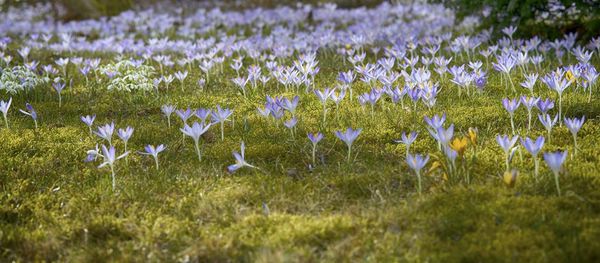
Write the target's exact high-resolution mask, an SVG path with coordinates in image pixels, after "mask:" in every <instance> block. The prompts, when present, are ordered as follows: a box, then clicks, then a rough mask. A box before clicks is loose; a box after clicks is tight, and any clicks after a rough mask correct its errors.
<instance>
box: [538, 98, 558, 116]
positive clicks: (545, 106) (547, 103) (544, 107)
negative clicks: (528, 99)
mask: <svg viewBox="0 0 600 263" xmlns="http://www.w3.org/2000/svg"><path fill="white" fill-rule="evenodd" d="M536 106H537V108H538V109H539V110H540V111H541V112H542V114H546V113H548V111H549V110H551V109H553V108H554V101H552V100H551V99H549V98H546V99H545V100H542V99H540V100H539V101H538V102H537V105H536Z"/></svg>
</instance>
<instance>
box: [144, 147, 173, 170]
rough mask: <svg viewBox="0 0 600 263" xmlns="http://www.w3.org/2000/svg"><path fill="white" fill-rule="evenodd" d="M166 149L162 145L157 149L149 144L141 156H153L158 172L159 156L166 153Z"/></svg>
mask: <svg viewBox="0 0 600 263" xmlns="http://www.w3.org/2000/svg"><path fill="white" fill-rule="evenodd" d="M166 148H167V147H165V145H163V144H160V145H158V146H156V147H154V145H150V144H148V145H146V146H145V147H144V150H145V151H144V152H140V154H143V155H150V156H152V158H154V163H155V164H156V170H157V171H158V154H159V153H161V152H162V151H164V150H165V149H166Z"/></svg>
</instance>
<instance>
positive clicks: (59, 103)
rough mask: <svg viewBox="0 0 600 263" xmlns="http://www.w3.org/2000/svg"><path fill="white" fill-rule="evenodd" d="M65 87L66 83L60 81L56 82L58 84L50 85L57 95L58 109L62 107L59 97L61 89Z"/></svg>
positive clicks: (60, 97)
mask: <svg viewBox="0 0 600 263" xmlns="http://www.w3.org/2000/svg"><path fill="white" fill-rule="evenodd" d="M66 86H67V85H66V83H64V82H62V81H58V82H54V83H52V87H53V88H54V90H55V91H56V93H57V94H58V107H59V108H60V107H61V106H62V96H61V93H62V91H63V89H64V88H65V87H66Z"/></svg>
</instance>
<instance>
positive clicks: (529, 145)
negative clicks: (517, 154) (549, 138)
mask: <svg viewBox="0 0 600 263" xmlns="http://www.w3.org/2000/svg"><path fill="white" fill-rule="evenodd" d="M544 141H545V140H544V137H542V136H539V137H537V139H535V141H533V140H532V139H530V138H529V137H526V138H525V139H523V138H521V144H522V145H523V147H525V149H526V150H527V151H528V152H529V153H530V154H531V156H533V163H534V165H535V170H534V175H535V179H536V180H537V178H538V173H539V166H540V164H539V163H540V161H539V159H538V154H539V153H540V151H541V150H542V147H544Z"/></svg>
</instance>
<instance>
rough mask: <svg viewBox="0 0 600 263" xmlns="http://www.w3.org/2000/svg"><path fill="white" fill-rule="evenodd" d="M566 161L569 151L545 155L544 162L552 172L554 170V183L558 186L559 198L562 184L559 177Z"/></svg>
mask: <svg viewBox="0 0 600 263" xmlns="http://www.w3.org/2000/svg"><path fill="white" fill-rule="evenodd" d="M566 159H567V151H566V150H565V151H564V152H561V151H556V152H547V153H544V161H546V164H547V165H548V167H550V170H552V173H554V183H555V184H556V191H557V192H558V195H559V196H560V182H559V180H558V175H559V173H560V168H561V167H562V164H563V163H564V162H565V160H566Z"/></svg>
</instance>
